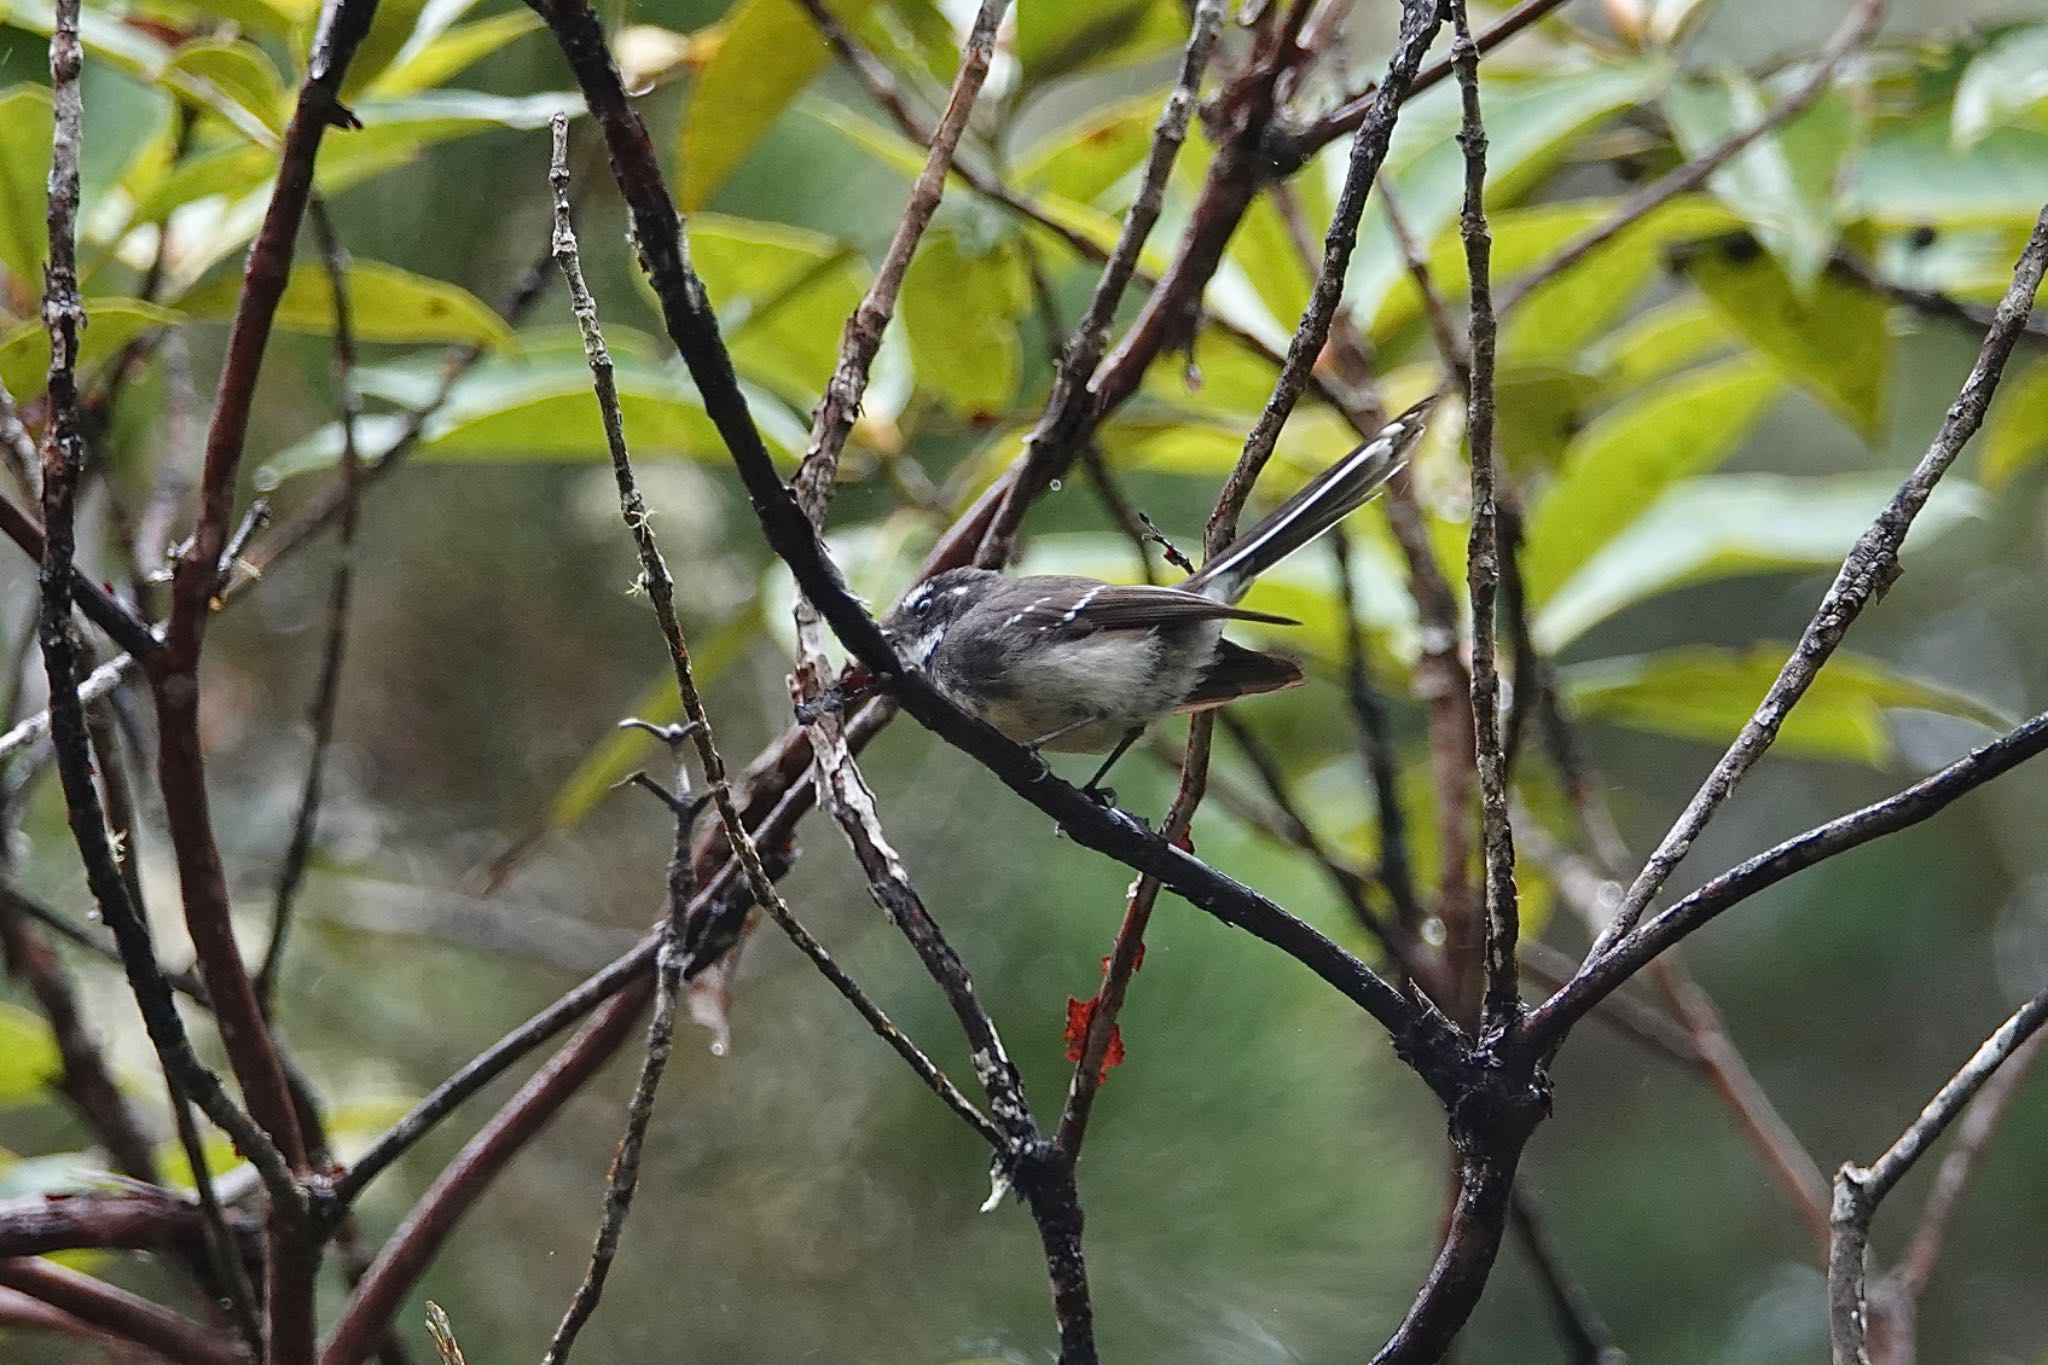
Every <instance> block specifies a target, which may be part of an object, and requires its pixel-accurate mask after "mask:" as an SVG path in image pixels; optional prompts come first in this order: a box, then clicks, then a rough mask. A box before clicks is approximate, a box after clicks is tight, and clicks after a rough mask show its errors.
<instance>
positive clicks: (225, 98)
mask: <svg viewBox="0 0 2048 1365" xmlns="http://www.w3.org/2000/svg"><path fill="white" fill-rule="evenodd" d="M157 79H158V80H159V82H161V83H162V84H163V86H164V87H165V88H166V89H168V90H171V91H172V92H174V93H175V94H177V95H178V96H179V97H180V98H182V99H184V100H187V101H188V102H190V103H192V104H194V105H197V106H198V107H200V108H203V109H211V110H213V111H214V112H215V113H217V114H219V115H220V116H221V117H222V118H224V119H226V120H227V121H228V122H229V123H231V124H233V125H234V127H235V128H236V129H237V130H239V131H240V132H241V133H242V135H243V136H245V137H247V138H250V139H252V140H253V141H255V142H258V143H261V144H263V145H265V146H275V145H276V142H277V139H278V138H279V137H281V136H283V134H284V125H285V119H286V116H287V113H288V111H289V109H290V105H291V94H290V92H289V91H288V90H286V88H285V83H284V77H283V76H282V75H281V74H279V72H278V69H277V67H276V66H275V65H273V64H272V63H271V60H270V58H269V57H268V56H267V55H266V54H265V53H264V51H263V49H262V48H260V47H257V46H256V45H255V44H254V43H244V42H233V41H223V40H212V41H205V42H194V43H184V44H181V45H180V46H179V47H178V48H176V49H175V50H174V51H173V52H172V54H171V60H170V61H169V63H168V64H166V65H165V67H164V70H163V74H162V75H161V76H159V77H158V78H157Z"/></svg>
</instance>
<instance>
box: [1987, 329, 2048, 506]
mask: <svg viewBox="0 0 2048 1365" xmlns="http://www.w3.org/2000/svg"><path fill="white" fill-rule="evenodd" d="M2044 454H2048V360H2036V361H2035V362H2034V363H2033V364H2031V365H2029V366H2028V367H2027V368H2026V370H2025V371H2023V372H2022V373H2020V374H2018V375H2016V376H2014V377H2013V378H2011V379H2008V380H2006V381H2005V384H2004V386H2003V387H2002V388H2000V389H1999V392H1998V401H1997V403H1996V404H1995V405H1994V406H1993V407H1992V409H1991V419H1990V421H1988V422H1986V423H1985V430H1984V465H1983V468H1982V469H1981V470H1980V471H1979V477H1981V478H1982V479H1983V481H1984V486H1985V487H1986V488H1990V489H1993V490H1996V489H1999V488H2003V487H2004V486H2005V484H2006V481H2007V480H2008V479H2010V478H2012V476H2013V475H2015V474H2017V473H2019V472H2020V471H2021V470H2022V469H2025V468H2026V467H2027V466H2028V465H2030V464H2032V463H2034V461H2036V460H2038V459H2040V458H2041V456H2042V455H2044Z"/></svg>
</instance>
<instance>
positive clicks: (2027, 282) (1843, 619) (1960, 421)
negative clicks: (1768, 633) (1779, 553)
mask: <svg viewBox="0 0 2048 1365" xmlns="http://www.w3.org/2000/svg"><path fill="white" fill-rule="evenodd" d="M2044 267H2048V208H2044V209H2043V210H2042V213H2041V216H2040V217H2039V218H2038V219H2037V220H2036V221H2035V224H2034V231H2033V235H2032V237H2031V238H2029V240H2028V242H2027V247H2026V250H2025V252H2023V253H2022V254H2021V256H2020V259H2019V263H2018V265H2017V267H2016V268H2015V270H2014V273H2013V280H2012V287H2011V288H2010V289H2008V290H2007V291H2006V295H2005V298H2004V299H2003V300H2002V301H2001V302H2000V303H1999V305H1998V317H1997V320H1996V321H1995V322H1994V323H1993V324H1992V327H1991V330H1990V332H1989V333H1988V334H1987V335H1986V336H1985V338H1984V345H1983V348H1982V349H1981V350H1980V351H1979V352H1978V353H1977V363H1976V364H1975V365H1974V366H1973V367H1972V368H1971V370H1970V377H1969V378H1968V380H1966V381H1965V382H1964V384H1963V388H1962V392H1961V393H1960V394H1959V395H1958V396H1957V398H1956V400H1955V402H1954V403H1952V404H1950V405H1949V410H1948V415H1947V416H1946V417H1945V418H1944V419H1943V421H1942V424H1941V430H1940V431H1939V432H1938V433H1936V435H1935V438H1934V441H1933V443H1932V444H1930V445H1929V446H1928V448H1927V453H1926V454H1925V455H1923V456H1921V457H1920V461H1919V463H1918V464H1917V465H1915V466H1914V468H1913V471H1912V473H1910V474H1908V475H1907V476H1906V480H1905V482H1904V483H1902V484H1900V485H1899V489H1898V492H1897V493H1895V494H1893V496H1892V499H1891V501H1890V502H1889V503H1887V504H1886V506H1885V508H1884V510H1883V511H1881V512H1879V513H1878V515H1877V519H1876V521H1874V522H1872V523H1871V525H1870V527H1869V529H1868V530H1866V531H1865V532H1864V533H1863V534H1862V535H1861V536H1860V537H1858V538H1857V541H1856V544H1855V546H1854V547H1853V548H1852V549H1851V550H1850V551H1849V555H1848V557H1847V558H1846V559H1845V560H1843V562H1842V568H1841V572H1840V573H1839V574H1837V575H1836V578H1835V581H1834V584H1833V585H1832V586H1831V587H1830V588H1829V589H1828V591H1827V595H1826V596H1825V597H1823V598H1822V599H1821V603H1820V607H1819V609H1818V610H1817V611H1815V613H1814V616H1813V620H1812V621H1811V622H1809V623H1808V625H1807V627H1806V630H1805V631H1804V633H1802V635H1801V636H1800V640H1799V645H1798V647H1797V648H1796V649H1795V650H1794V651H1793V652H1792V655H1791V657H1789V658H1788V659H1786V661H1785V665H1784V667H1783V668H1782V669H1780V670H1779V672H1778V676H1777V679H1776V680H1775V681H1773V682H1772V684H1771V687H1770V691H1769V692H1768V693H1766V694H1765V696H1764V699H1763V701H1762V702H1761V703H1759V704H1758V706H1757V708H1756V711H1755V713H1754V714H1753V715H1751V716H1750V718H1749V719H1748V720H1747V721H1746V722H1744V724H1743V727H1742V732H1741V733H1740V734H1739V735H1737V736H1736V737H1735V742H1734V743H1732V744H1731V745H1729V746H1728V750H1727V752H1726V753H1724V754H1723V755H1722V756H1721V759H1720V761H1719V762H1717V763H1716V764H1715V765H1714V769H1713V771H1712V772H1710V773H1709V774H1708V775H1707V778H1706V781H1704V782H1702V783H1701V784H1700V788H1699V790H1698V791H1697V792H1695V793H1694V794H1693V798H1692V800H1691V801H1690V802H1688V803H1687V804H1686V808H1685V810H1684V812H1683V813H1681V814H1680V815H1679V817H1678V819H1677V820H1676V821H1675V822H1674V823H1673V824H1672V826H1671V829H1670V831H1669V832H1668V833H1666V834H1665V836H1664V838H1663V839H1662V840H1661V841H1659V843H1658V845H1657V847H1656V849H1655V851H1654V852H1652V853H1651V854H1650V857H1649V859H1648V860H1647V861H1646V862H1645V863H1644V864H1643V868H1642V871H1641V872H1639V873H1638V874H1637V875H1636V879H1635V881H1634V883H1633V884H1632V885H1631V886H1630V887H1629V889H1628V892H1627V894H1626V895H1624V896H1623V897H1622V902H1621V905H1620V907H1619V908H1618V909H1617V910H1616V911H1615V915H1614V919H1613V921H1612V922H1611V923H1610V924H1609V925H1608V927H1607V929H1606V931H1605V932H1604V933H1603V934H1602V935H1601V937H1600V939H1599V941H1598V942H1596V943H1595V944H1594V946H1593V951H1592V953H1590V954H1589V955H1588V956H1587V959H1586V970H1587V971H1590V970H1591V969H1593V968H1594V966H1595V965H1596V964H1598V963H1599V962H1600V961H1601V960H1602V959H1603V958H1605V957H1608V956H1612V955H1614V954H1615V953H1617V952H1619V951H1620V950H1621V949H1622V947H1623V943H1622V939H1623V936H1624V935H1628V934H1629V933H1630V931H1631V930H1632V929H1633V928H1634V927H1635V924H1636V921H1637V920H1638V919H1639V918H1641V916H1642V913H1643V911H1644V909H1645V908H1646V907H1647V906H1648V905H1649V904H1650V901H1651V900H1652V899H1653V898H1654V897H1655V896H1656V894H1657V893H1658V892H1659V891H1660V890H1662V889H1663V886H1664V883H1665V882H1666V881H1667V880H1669V879H1670V876H1671V873H1672V872H1673V871H1674V870H1675V869H1676V868H1677V866H1678V864H1679V862H1680V861H1681V860H1682V859H1683V858H1684V857H1685V855H1686V853H1687V852H1688V851H1689V850H1690V849H1691V848H1692V846H1693V842H1694V841H1695V840H1696V839H1698V838H1699V836H1700V833H1701V831H1703V830H1704V829H1705V828H1706V827H1707V823H1708V822H1709V821H1710V820H1712V819H1713V818H1714V815H1715V813H1716V812H1717V811H1719V809H1720V808H1721V804H1722V803H1723V802H1724V801H1726V800H1727V799H1728V797H1729V796H1730V795H1731V794H1732V793H1733V792H1734V790H1735V787H1736V785H1737V784H1738V783H1740V782H1741V781H1742V778H1743V776H1744V774H1746V773H1747V772H1748V771H1749V770H1750V768H1751V767H1753V766H1754V765H1755V763H1756V761H1757V760H1758V759H1760V758H1762V757H1763V755H1764V751H1765V750H1767V749H1768V748H1770V746H1771V742H1772V741H1773V740H1775V739H1776V738H1777V737H1778V730H1779V728H1780V727H1781V726H1782V725H1783V724H1784V723H1785V718H1786V716H1788V715H1790V714H1791V711H1792V708H1793V707H1794V706H1797V705H1798V704H1799V700H1800V698H1802V697H1804V696H1805V695H1806V690H1807V689H1808V688H1809V687H1811V686H1812V685H1813V681H1814V679H1815V678H1816V677H1818V676H1819V675H1820V670H1821V668H1822V667H1823V666H1824V665H1826V663H1827V661H1828V659H1829V658H1830V657H1831V656H1832V655H1833V654H1834V652H1835V648H1836V647H1837V646H1838V645H1840V644H1841V642H1842V637H1843V636H1845V635H1846V634H1848V631H1849V627H1850V626H1852V625H1854V624H1855V622H1856V618H1857V617H1859V616H1861V615H1862V614H1863V611H1864V609H1865V608H1866V607H1868V606H1870V605H1871V603H1873V602H1875V601H1877V600H1878V599H1879V598H1880V597H1882V596H1883V595H1884V593H1885V591H1886V590H1887V589H1888V588H1890V587H1891V585H1892V583H1893V582H1894V581H1895V580H1896V579H1897V578H1898V576H1899V573H1900V567H1899V547H1900V546H1901V545H1902V544H1904V542H1905V539H1906V533H1907V532H1908V531H1910V530H1911V529H1912V526H1913V519H1914V518H1915V517H1916V516H1918V515H1919V513H1920V509H1921V508H1922V507H1924V506H1926V505H1927V499H1928V498H1929V497H1930V496H1931V495H1932V494H1933V492H1934V487H1935V485H1936V484H1938V483H1939V482H1940V481H1941V477H1942V475H1944V474H1946V473H1947V472H1948V469H1949V466H1950V465H1952V464H1953V463H1955V459H1956V456H1957V455H1958V454H1960V453H1961V451H1962V448H1963V445H1964V444H1965V443H1966V442H1967V441H1968V440H1969V439H1970V437H1971V436H1972V435H1974V434H1975V433H1976V430H1977V428H1978V427H1979V426H1980V425H1982V424H1983V421H1984V412H1985V409H1987V408H1988V407H1990V405H1991V397H1992V395H1993V394H1994V393H1996V392H1997V391H1998V381H1999V379H2000V378H2001V377H2002V376H2003V375H2004V373H2005V363H2006V361H2007V360H2008V359H2009V358H2010V357H2011V355H2012V351H2013V346H2014V343H2015V342H2017V340H2018V339H2019V333H2020V329H2021V328H2022V327H2023V326H2024V325H2025V323H2026V319H2027V315H2028V313H2029V312H2030V311H2031V310H2032V308H2033V305H2034V293H2035V291H2036V290H2037V289H2038V288H2039V287H2040V284H2041V275H2042V271H2043V269H2044ZM1584 974H1585V973H1584V972H1582V973H1581V975H1584Z"/></svg>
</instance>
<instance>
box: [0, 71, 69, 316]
mask: <svg viewBox="0 0 2048 1365" xmlns="http://www.w3.org/2000/svg"><path fill="white" fill-rule="evenodd" d="M55 123H56V119H55V116H54V115H53V114H52V112H51V106H50V92H49V91H48V90H45V89H43V88H42V87H41V86H35V85H17V86H15V87H14V88H13V89H12V90H9V91H7V92H6V93H5V94H0V266H5V267H6V269H7V273H8V274H9V275H11V276H13V277H14V282H15V284H16V285H17V286H18V287H20V289H21V291H22V292H23V293H24V294H35V293H38V292H40V291H41V289H42V287H43V257H44V255H45V253H46V251H47V248H48V245H49V232H48V228H47V226H46V225H45V223H44V222H43V206H44V197H43V196H44V183H43V182H44V181H45V180H46V179H47V178H48V177H49V173H50V132H51V129H52V128H53V127H54V126H55Z"/></svg>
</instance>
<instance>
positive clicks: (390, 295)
mask: <svg viewBox="0 0 2048 1365" xmlns="http://www.w3.org/2000/svg"><path fill="white" fill-rule="evenodd" d="M348 291H349V305H350V312H351V314H352V316H351V318H350V321H351V323H352V324H353V325H354V328H355V333H356V338H357V340H359V341H389V342H446V343H453V344H464V345H471V346H492V347H495V346H504V345H507V344H509V343H510V342H511V341H512V329H511V328H510V327H509V326H507V325H506V323H505V320H504V319H503V318H501V317H499V316H498V315H497V314H496V313H495V312H493V311H492V310H491V308H490V307H489V306H488V305H487V304H485V303H484V302H483V300H481V299H479V298H477V297H476V295H474V294H472V293H470V292H469V291H468V290H466V289H463V288H461V287H459V286H457V285H452V284H448V283H446V282H445V281H442V280H430V279H428V278H427V277H426V276H424V275H415V274H413V273H412V272H411V271H409V270H400V269H399V268H398V267H397V266H395V265H385V264H383V263H382V262H380V261H357V262H355V263H353V264H352V265H350V266H349V268H348ZM241 293H242V281H241V279H240V277H239V276H234V275H230V276H227V277H226V278H223V279H221V280H218V281H216V282H215V283H213V284H211V285H208V286H207V287H206V288H204V289H199V290H195V291H193V292H192V293H191V294H188V295H186V296H185V298H184V300H183V302H184V307H185V309H186V311H187V312H189V313H191V314H192V315H193V316H194V317H201V318H206V317H226V316H227V315H228V314H230V313H232V312H233V311H234V308H235V303H236V301H237V300H238V299H239V298H240V297H241ZM277 325H278V326H279V327H282V328H284V329H285V330H286V331H292V332H307V333H311V334H312V335H314V336H329V335H332V334H333V332H334V290H333V289H332V288H331V287H330V285H329V283H328V279H327V268H326V267H325V266H324V265H322V264H319V263H318V262H312V261H306V262H301V263H300V264H298V265H296V266H294V267H292V277H291V282H290V283H289V284H288V285H286V287H285V291H284V297H283V298H282V299H280V300H279V301H278V306H277Z"/></svg>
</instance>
